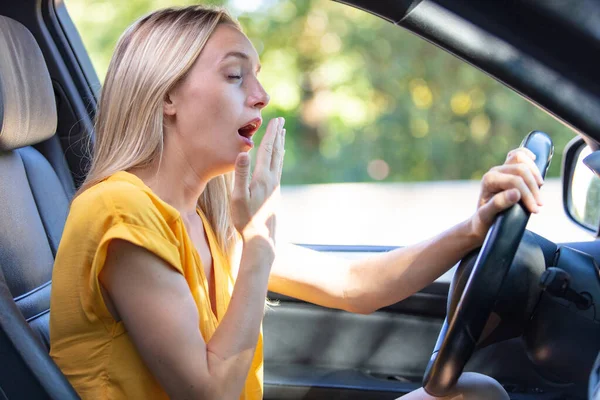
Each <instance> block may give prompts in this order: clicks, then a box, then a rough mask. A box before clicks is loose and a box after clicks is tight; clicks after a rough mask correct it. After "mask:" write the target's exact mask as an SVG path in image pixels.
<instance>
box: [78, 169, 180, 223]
mask: <svg viewBox="0 0 600 400" xmlns="http://www.w3.org/2000/svg"><path fill="white" fill-rule="evenodd" d="M71 208H72V211H77V210H80V211H84V212H86V213H98V215H103V214H110V215H112V216H113V217H115V218H117V219H120V220H121V221H123V222H126V223H133V224H142V225H145V223H147V222H151V221H153V220H162V221H164V223H166V224H170V223H171V222H172V221H173V220H175V219H177V218H178V217H179V213H178V212H177V210H175V209H174V208H173V207H171V206H169V205H168V204H166V203H165V202H163V201H162V200H160V199H159V198H158V197H157V196H156V195H155V194H154V193H152V191H151V190H149V188H146V187H140V186H139V185H136V184H133V183H131V182H128V181H122V180H113V179H110V178H109V179H107V180H104V181H102V182H100V183H97V184H96V185H94V186H92V187H90V188H89V189H87V190H85V191H84V192H83V193H81V194H80V195H79V196H77V198H75V200H74V201H73V204H72V206H71ZM155 222H156V221H155Z"/></svg>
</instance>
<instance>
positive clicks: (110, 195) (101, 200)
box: [88, 182, 183, 336]
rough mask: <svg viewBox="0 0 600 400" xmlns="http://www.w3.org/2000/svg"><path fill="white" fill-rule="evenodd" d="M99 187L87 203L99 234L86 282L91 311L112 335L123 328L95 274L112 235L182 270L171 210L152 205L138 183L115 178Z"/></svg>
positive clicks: (102, 265)
mask: <svg viewBox="0 0 600 400" xmlns="http://www.w3.org/2000/svg"><path fill="white" fill-rule="evenodd" d="M107 186H109V187H106V188H103V190H102V192H101V193H99V196H94V197H95V203H96V204H95V205H94V206H93V207H90V211H92V210H93V211H92V212H93V213H94V214H95V215H94V216H95V218H96V219H95V220H96V222H95V225H96V226H97V227H99V231H100V235H99V238H100V239H99V242H98V245H97V248H96V252H95V254H94V257H93V261H92V265H91V270H90V276H89V280H88V284H89V285H90V290H91V293H92V305H93V307H94V312H95V314H96V315H97V316H98V317H99V318H100V319H101V320H102V321H103V322H104V325H105V327H106V328H107V329H108V330H109V331H111V332H112V334H113V335H114V336H116V335H118V334H121V333H122V332H124V327H123V324H122V323H120V322H119V323H116V322H115V320H114V318H113V317H112V315H111V314H110V312H109V311H108V308H107V307H106V304H105V302H104V297H103V296H102V292H101V290H100V282H99V279H98V277H99V275H100V272H101V271H102V268H103V267H104V263H105V261H106V256H107V250H108V246H109V244H110V242H111V241H112V240H115V239H119V240H124V241H127V242H130V243H132V244H134V245H136V246H139V247H142V248H144V249H146V250H148V251H149V252H151V253H153V254H154V255H156V256H157V257H160V258H161V259H163V260H164V261H165V262H166V263H167V264H169V265H170V266H171V267H172V268H173V269H175V270H176V271H177V272H179V273H181V274H183V267H182V263H181V256H180V253H179V241H178V240H177V238H176V235H175V233H174V232H173V231H172V228H171V227H172V226H173V225H174V224H172V223H171V219H172V218H173V217H176V216H173V215H172V214H171V213H168V212H167V213H165V211H164V210H162V209H160V208H159V207H157V206H156V204H155V202H153V200H152V199H151V198H150V197H149V196H148V194H147V193H145V192H144V191H143V190H141V189H140V188H138V187H135V186H133V185H130V184H128V183H126V182H117V183H111V184H110V185H107Z"/></svg>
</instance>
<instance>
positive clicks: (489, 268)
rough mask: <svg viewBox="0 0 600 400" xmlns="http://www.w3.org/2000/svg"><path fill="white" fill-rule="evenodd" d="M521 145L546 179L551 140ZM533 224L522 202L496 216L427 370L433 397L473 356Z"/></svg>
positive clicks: (534, 136) (537, 135)
mask: <svg viewBox="0 0 600 400" xmlns="http://www.w3.org/2000/svg"><path fill="white" fill-rule="evenodd" d="M521 147H526V148H528V149H529V150H531V151H532V152H533V153H534V154H535V155H536V160H535V164H536V165H537V167H538V168H539V170H540V172H541V173H542V177H545V175H546V171H547V170H548V166H549V165H550V160H551V159H552V154H553V152H554V147H553V145H552V140H551V139H550V137H549V136H548V135H547V134H545V133H543V132H540V131H533V132H531V133H529V134H528V135H527V136H525V139H523V142H522V143H521ZM528 220H529V212H528V211H527V210H526V208H525V207H524V206H523V204H522V202H519V203H518V204H515V205H514V206H512V207H511V208H509V209H507V210H505V211H503V212H501V213H500V214H498V215H497V216H496V219H495V221H494V223H493V224H492V226H491V228H490V229H489V231H488V233H487V236H486V238H485V241H484V242H483V246H482V247H481V250H480V251H479V255H478V256H477V260H476V261H475V266H474V267H473V271H472V272H471V276H470V277H469V280H468V281H467V284H466V286H465V289H464V291H463V293H462V296H461V298H460V301H459V302H458V305H457V306H456V310H455V311H454V313H453V314H452V315H448V316H447V317H446V319H445V320H444V324H443V326H442V329H441V330H440V334H439V336H438V340H437V342H436V344H435V347H434V349H433V353H432V355H431V359H430V360H429V364H428V365H427V369H426V370H425V375H424V378H423V387H424V389H425V391H426V392H427V393H429V394H430V395H433V396H439V397H441V396H445V395H447V394H448V393H449V391H450V390H451V389H452V388H453V387H454V385H455V384H456V381H457V380H458V378H459V376H460V374H461V373H462V371H463V368H464V367H465V364H466V363H467V361H468V360H469V358H470V357H471V355H472V354H473V351H474V350H475V346H476V345H477V342H478V341H479V339H480V337H481V333H482V331H483V328H484V327H485V324H486V322H487V320H488V318H489V316H490V314H491V312H492V310H493V307H494V304H495V302H496V298H497V297H498V294H499V293H500V288H501V287H502V284H503V282H504V279H505V278H506V275H507V273H508V270H509V268H510V265H511V264H512V261H513V258H514V257H515V253H516V252H517V248H518V247H519V243H520V242H521V238H522V237H523V233H524V232H525V227H526V226H527V221H528ZM448 318H450V321H448Z"/></svg>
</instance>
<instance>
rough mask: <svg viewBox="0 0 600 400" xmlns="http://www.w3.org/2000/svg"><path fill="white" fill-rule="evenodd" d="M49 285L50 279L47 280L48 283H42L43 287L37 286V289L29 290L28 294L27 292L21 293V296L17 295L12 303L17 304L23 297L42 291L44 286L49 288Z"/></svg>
mask: <svg viewBox="0 0 600 400" xmlns="http://www.w3.org/2000/svg"><path fill="white" fill-rule="evenodd" d="M51 284H52V279H51V280H49V281H48V282H46V283H44V284H43V285H41V286H38V287H36V288H35V289H33V290H30V291H29V292H27V293H23V294H21V295H19V296H18V297H15V298H14V299H13V300H14V302H15V303H16V302H18V301H19V300H23V299H24V298H25V297H27V296H29V295H31V294H34V293H35V292H39V291H40V290H42V289H44V288H45V287H46V286H49V285H51Z"/></svg>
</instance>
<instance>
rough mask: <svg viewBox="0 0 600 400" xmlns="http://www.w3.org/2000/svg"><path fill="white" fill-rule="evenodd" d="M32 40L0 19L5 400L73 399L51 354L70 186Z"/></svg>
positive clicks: (0, 323) (0, 325) (1, 367)
mask: <svg viewBox="0 0 600 400" xmlns="http://www.w3.org/2000/svg"><path fill="white" fill-rule="evenodd" d="M56 126H57V113H56V100H55V97H54V91H53V88H52V82H51V79H50V75H49V72H48V69H47V67H46V64H45V61H44V58H43V56H42V52H41V50H40V48H39V46H38V45H37V43H36V41H35V39H34V37H33V35H32V34H31V33H30V32H29V31H28V30H27V28H25V27H24V26H23V25H21V24H20V23H18V22H17V21H15V20H12V19H10V18H7V17H3V16H0V399H48V398H50V399H61V400H63V399H76V398H78V396H77V394H76V393H75V391H74V390H73V388H72V387H71V385H70V384H69V382H68V381H67V380H66V379H65V377H64V376H63V375H62V373H61V372H60V370H59V369H58V368H57V366H56V365H55V364H54V362H53V361H52V359H51V358H50V357H49V355H48V350H49V327H48V323H49V308H50V287H51V277H52V267H53V264H54V255H55V254H56V250H57V247H58V243H59V241H60V237H61V235H62V231H63V227H64V224H65V220H66V216H67V213H68V208H69V201H70V198H71V197H72V194H73V181H72V179H71V178H70V175H69V174H68V169H66V168H67V167H66V162H65V160H64V155H63V153H62V151H61V149H60V144H59V142H58V138H56V137H54V133H55V129H56Z"/></svg>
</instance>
